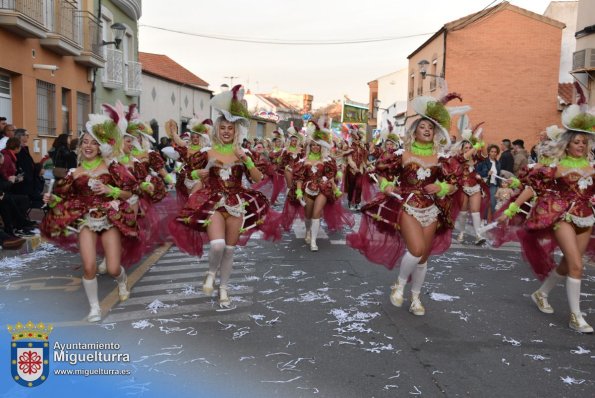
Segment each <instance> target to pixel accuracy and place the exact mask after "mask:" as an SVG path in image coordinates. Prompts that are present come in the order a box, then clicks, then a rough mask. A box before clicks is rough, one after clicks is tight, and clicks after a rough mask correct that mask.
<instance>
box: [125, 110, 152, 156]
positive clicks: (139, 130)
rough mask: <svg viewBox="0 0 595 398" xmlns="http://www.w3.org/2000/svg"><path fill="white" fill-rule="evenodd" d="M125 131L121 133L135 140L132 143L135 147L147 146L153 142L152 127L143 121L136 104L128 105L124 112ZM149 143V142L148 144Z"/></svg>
mask: <svg viewBox="0 0 595 398" xmlns="http://www.w3.org/2000/svg"><path fill="white" fill-rule="evenodd" d="M125 118H126V122H127V125H126V131H125V132H124V134H123V135H129V136H131V137H132V138H134V139H135V140H136V141H137V142H136V143H135V144H134V145H135V146H136V147H137V148H139V149H140V148H143V147H146V148H149V147H150V146H151V144H152V143H155V139H154V138H153V129H151V126H149V124H147V123H144V122H143V121H142V120H141V118H140V115H139V113H138V111H137V107H136V104H130V105H128V110H127V111H126V113H125ZM150 143H151V144H150Z"/></svg>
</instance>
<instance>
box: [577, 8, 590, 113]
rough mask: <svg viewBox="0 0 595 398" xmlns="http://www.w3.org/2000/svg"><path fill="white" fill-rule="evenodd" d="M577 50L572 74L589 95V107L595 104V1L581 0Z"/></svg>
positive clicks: (578, 15) (578, 16)
mask: <svg viewBox="0 0 595 398" xmlns="http://www.w3.org/2000/svg"><path fill="white" fill-rule="evenodd" d="M575 37H576V51H575V52H574V54H573V60H572V75H573V76H574V78H575V79H576V80H577V81H578V82H579V83H580V85H581V86H582V87H583V90H584V91H585V95H586V96H587V101H588V104H589V107H594V106H595V2H594V1H592V0H579V2H578V11H577V17H576V33H575Z"/></svg>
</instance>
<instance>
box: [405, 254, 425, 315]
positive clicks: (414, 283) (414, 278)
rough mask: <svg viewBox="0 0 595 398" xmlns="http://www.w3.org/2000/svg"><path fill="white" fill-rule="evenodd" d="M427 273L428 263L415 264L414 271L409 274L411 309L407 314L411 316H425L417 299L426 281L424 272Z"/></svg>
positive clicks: (422, 307)
mask: <svg viewBox="0 0 595 398" xmlns="http://www.w3.org/2000/svg"><path fill="white" fill-rule="evenodd" d="M427 271H428V263H427V262H425V263H423V264H417V266H416V267H415V270H413V273H412V274H411V307H409V312H411V313H412V314H413V315H418V316H421V315H425V313H426V309H425V308H424V306H423V305H422V304H421V300H420V299H419V293H420V292H421V286H422V285H423V284H424V280H425V279H426V272H427Z"/></svg>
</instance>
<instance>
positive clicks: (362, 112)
mask: <svg viewBox="0 0 595 398" xmlns="http://www.w3.org/2000/svg"><path fill="white" fill-rule="evenodd" d="M343 123H368V108H360V107H358V106H353V105H348V104H343Z"/></svg>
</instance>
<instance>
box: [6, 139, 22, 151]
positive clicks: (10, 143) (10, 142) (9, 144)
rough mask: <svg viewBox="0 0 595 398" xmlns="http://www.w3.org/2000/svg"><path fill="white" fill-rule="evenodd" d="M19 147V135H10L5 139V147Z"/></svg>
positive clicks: (11, 148) (12, 148)
mask: <svg viewBox="0 0 595 398" xmlns="http://www.w3.org/2000/svg"><path fill="white" fill-rule="evenodd" d="M20 147H21V138H20V137H12V138H9V139H8V141H6V149H10V150H13V151H14V150H15V149H18V148H20Z"/></svg>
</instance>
